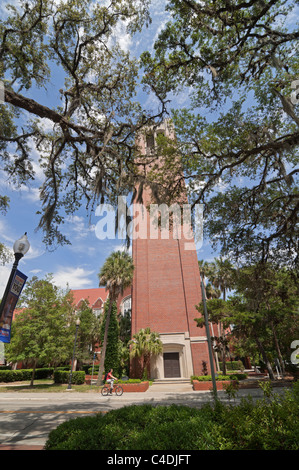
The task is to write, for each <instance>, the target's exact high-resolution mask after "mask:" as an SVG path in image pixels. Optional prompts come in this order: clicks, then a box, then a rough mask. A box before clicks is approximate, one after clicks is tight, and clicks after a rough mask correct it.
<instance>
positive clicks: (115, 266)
mask: <svg viewBox="0 0 299 470" xmlns="http://www.w3.org/2000/svg"><path fill="white" fill-rule="evenodd" d="M133 271H134V264H133V260H132V258H131V256H130V255H129V254H128V253H126V252H121V251H116V252H113V253H112V254H111V255H110V256H108V258H107V259H106V261H105V263H104V265H103V266H102V268H101V270H100V272H99V280H100V286H105V287H106V289H107V290H108V291H109V308H108V312H107V318H106V321H105V333H104V338H103V342H102V347H101V359H100V365H99V376H98V379H97V385H101V383H102V375H103V371H104V364H105V355H106V348H107V341H108V329H109V323H110V316H111V309H112V305H113V303H114V302H116V300H117V298H118V296H119V295H120V294H122V293H123V291H124V290H125V289H126V287H129V286H130V285H131V283H132V281H133Z"/></svg>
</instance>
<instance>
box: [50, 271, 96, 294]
mask: <svg viewBox="0 0 299 470" xmlns="http://www.w3.org/2000/svg"><path fill="white" fill-rule="evenodd" d="M91 276H92V278H91ZM53 281H54V283H55V284H56V285H58V286H59V287H61V288H63V289H65V288H66V287H69V288H70V289H85V288H92V287H97V278H96V275H95V271H91V270H87V269H84V268H82V267H77V268H73V267H71V266H70V267H64V266H63V267H60V268H59V269H58V271H57V272H56V273H55V274H53Z"/></svg>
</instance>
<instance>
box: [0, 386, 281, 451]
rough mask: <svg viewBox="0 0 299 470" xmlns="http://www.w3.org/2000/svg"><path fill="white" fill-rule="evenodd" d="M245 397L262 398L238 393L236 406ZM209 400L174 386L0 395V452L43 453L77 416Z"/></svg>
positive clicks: (252, 392) (251, 392)
mask: <svg viewBox="0 0 299 470" xmlns="http://www.w3.org/2000/svg"><path fill="white" fill-rule="evenodd" d="M275 391H277V392H279V391H280V389H276V390H275ZM248 395H252V396H253V397H261V396H262V392H261V390H259V389H252V390H249V389H248V390H239V392H238V399H237V401H236V402H238V400H240V398H241V397H242V396H248ZM218 397H219V399H221V400H222V401H227V395H226V394H225V392H218ZM211 400H212V396H211V393H210V392H194V391H193V390H192V389H191V386H190V385H188V384H186V385H181V386H180V388H179V389H178V388H177V386H176V391H173V389H169V386H168V387H167V386H166V385H153V386H151V387H150V388H149V390H148V391H147V392H145V393H126V394H123V395H122V396H121V397H114V396H113V397H102V396H101V395H100V394H99V393H98V392H96V391H93V390H92V391H91V392H90V393H79V392H76V391H64V392H61V393H41V392H39V393H33V392H32V393H30V392H12V393H0V450H7V449H14V448H15V446H18V447H17V448H19V449H20V446H28V447H27V449H42V447H43V446H44V444H45V442H46V440H47V437H48V434H49V432H50V431H51V430H52V429H55V428H56V427H57V426H58V425H59V424H60V423H62V422H64V421H66V420H68V419H72V418H77V417H79V416H87V415H91V414H96V413H99V412H107V411H110V410H112V409H116V408H120V407H123V406H129V405H132V404H142V403H151V404H153V405H169V404H171V403H176V404H182V405H189V406H196V407H200V406H202V405H203V404H204V403H207V402H210V401H211Z"/></svg>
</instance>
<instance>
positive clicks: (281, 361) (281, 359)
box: [271, 321, 285, 375]
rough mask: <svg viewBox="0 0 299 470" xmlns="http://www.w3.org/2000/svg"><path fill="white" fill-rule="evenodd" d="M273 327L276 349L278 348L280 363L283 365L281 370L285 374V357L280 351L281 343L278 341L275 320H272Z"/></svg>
mask: <svg viewBox="0 0 299 470" xmlns="http://www.w3.org/2000/svg"><path fill="white" fill-rule="evenodd" d="M271 328H272V333H273V338H274V344H275V349H276V352H277V355H278V360H279V364H280V367H281V372H282V375H285V367H284V362H283V358H282V355H281V352H280V347H279V343H278V339H277V335H276V331H275V327H274V324H273V321H271Z"/></svg>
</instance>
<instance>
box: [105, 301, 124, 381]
mask: <svg viewBox="0 0 299 470" xmlns="http://www.w3.org/2000/svg"><path fill="white" fill-rule="evenodd" d="M108 310H109V299H108V301H107V302H106V304H105V309H104V319H103V322H102V325H101V344H103V341H104V334H105V325H106V321H107V315H108ZM118 341H119V323H118V320H117V306H116V303H115V302H113V304H112V307H111V315H110V321H109V327H108V338H107V348H106V355H105V365H104V370H105V372H108V370H109V369H113V370H114V371H115V372H116V371H118V369H119V363H120V357H119V346H118Z"/></svg>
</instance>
